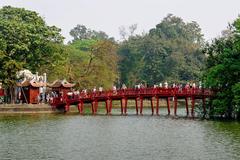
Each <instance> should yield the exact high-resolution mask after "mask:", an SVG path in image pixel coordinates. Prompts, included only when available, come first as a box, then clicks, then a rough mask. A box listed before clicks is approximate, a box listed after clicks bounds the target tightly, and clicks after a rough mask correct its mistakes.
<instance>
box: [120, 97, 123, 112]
mask: <svg viewBox="0 0 240 160" xmlns="http://www.w3.org/2000/svg"><path fill="white" fill-rule="evenodd" d="M120 102H121V115H123V99H121V100H120Z"/></svg>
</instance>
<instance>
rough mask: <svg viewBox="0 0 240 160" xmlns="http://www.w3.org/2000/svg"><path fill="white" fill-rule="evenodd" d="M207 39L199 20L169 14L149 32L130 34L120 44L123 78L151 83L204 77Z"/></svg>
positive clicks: (120, 66)
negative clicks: (204, 46)
mask: <svg viewBox="0 0 240 160" xmlns="http://www.w3.org/2000/svg"><path fill="white" fill-rule="evenodd" d="M202 44H203V38H202V34H201V29H200V28H199V26H198V24H197V23H196V22H191V23H185V22H184V21H183V20H182V19H181V18H179V17H175V16H173V15H171V14H170V15H168V16H167V17H166V18H164V19H163V20H162V22H161V23H159V24H158V25H156V28H153V29H151V30H150V31H149V33H147V34H144V35H136V36H130V37H129V38H128V39H127V40H125V41H123V42H122V43H121V44H120V47H119V48H120V49H119V55H120V56H121V61H120V63H119V68H120V73H121V81H122V82H123V83H127V84H128V85H133V84H136V83H139V82H144V83H147V84H150V85H153V84H154V83H159V82H161V81H164V80H168V81H171V82H186V81H190V80H197V79H199V77H200V75H201V74H200V73H201V68H202V67H203V63H204V55H202V54H201V51H200V49H201V46H202Z"/></svg>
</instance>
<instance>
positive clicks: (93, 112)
mask: <svg viewBox="0 0 240 160" xmlns="http://www.w3.org/2000/svg"><path fill="white" fill-rule="evenodd" d="M91 106H92V114H93V115H95V109H94V101H93V102H92V103H91Z"/></svg>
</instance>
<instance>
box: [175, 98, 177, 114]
mask: <svg viewBox="0 0 240 160" xmlns="http://www.w3.org/2000/svg"><path fill="white" fill-rule="evenodd" d="M176 115H177V97H176V96H175V97H174V116H176Z"/></svg>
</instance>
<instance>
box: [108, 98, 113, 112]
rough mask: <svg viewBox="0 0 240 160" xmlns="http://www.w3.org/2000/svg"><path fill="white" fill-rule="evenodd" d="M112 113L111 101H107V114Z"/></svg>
mask: <svg viewBox="0 0 240 160" xmlns="http://www.w3.org/2000/svg"><path fill="white" fill-rule="evenodd" d="M111 113H112V99H109V108H108V114H111Z"/></svg>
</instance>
